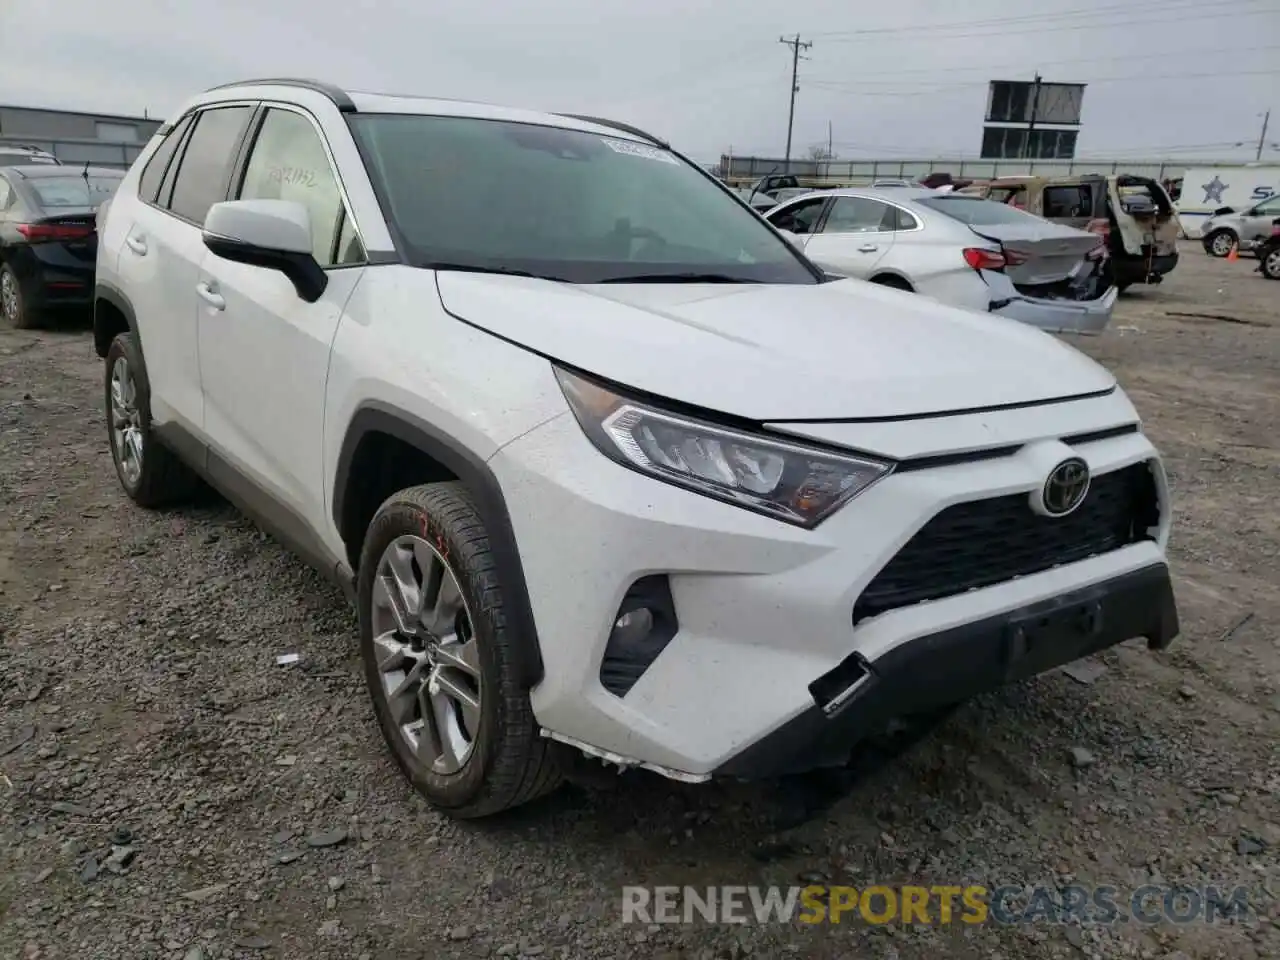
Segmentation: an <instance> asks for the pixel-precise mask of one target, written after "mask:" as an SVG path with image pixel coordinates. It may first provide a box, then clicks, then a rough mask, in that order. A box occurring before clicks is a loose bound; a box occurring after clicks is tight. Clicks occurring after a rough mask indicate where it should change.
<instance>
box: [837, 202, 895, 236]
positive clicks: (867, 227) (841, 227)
mask: <svg viewBox="0 0 1280 960" xmlns="http://www.w3.org/2000/svg"><path fill="white" fill-rule="evenodd" d="M887 209H889V207H888V204H884V203H881V202H880V201H879V200H872V199H871V198H870V197H836V199H835V202H833V203H832V204H831V212H830V213H829V214H827V222H826V223H825V224H823V227H822V232H823V233H876V232H879V231H880V230H883V229H885V227H884V226H883V224H884V219H885V211H886V210H887Z"/></svg>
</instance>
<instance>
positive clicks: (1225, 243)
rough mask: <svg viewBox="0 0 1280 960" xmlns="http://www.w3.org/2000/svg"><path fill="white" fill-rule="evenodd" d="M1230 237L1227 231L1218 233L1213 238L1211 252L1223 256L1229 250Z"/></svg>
mask: <svg viewBox="0 0 1280 960" xmlns="http://www.w3.org/2000/svg"><path fill="white" fill-rule="evenodd" d="M1232 242H1233V241H1232V239H1231V235H1230V234H1229V233H1220V234H1218V235H1217V236H1216V237H1214V238H1213V252H1214V255H1215V256H1219V257H1225V256H1226V255H1227V254H1228V253H1230V252H1231V246H1232Z"/></svg>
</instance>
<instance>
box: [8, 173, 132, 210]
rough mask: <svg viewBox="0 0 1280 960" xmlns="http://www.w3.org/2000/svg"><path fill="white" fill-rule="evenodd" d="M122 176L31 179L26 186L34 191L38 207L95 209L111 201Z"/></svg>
mask: <svg viewBox="0 0 1280 960" xmlns="http://www.w3.org/2000/svg"><path fill="white" fill-rule="evenodd" d="M122 179H124V178H123V176H119V177H110V176H101V175H92V174H91V175H90V176H88V177H32V178H31V179H30V180H28V181H27V184H28V185H29V186H30V187H31V189H32V190H34V191H35V194H36V198H37V200H38V201H39V203H40V206H42V207H45V208H46V209H48V208H50V207H96V206H98V204H100V203H102V202H103V201H104V200H109V199H111V194H113V193H115V190H116V187H118V186H120V181H121V180H122Z"/></svg>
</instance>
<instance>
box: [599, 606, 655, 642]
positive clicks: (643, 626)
mask: <svg viewBox="0 0 1280 960" xmlns="http://www.w3.org/2000/svg"><path fill="white" fill-rule="evenodd" d="M652 629H653V611H652V610H650V609H649V608H648V607H641V608H640V609H639V610H629V611H628V612H626V613H624V614H623V615H622V616H620V617H619V618H618V619H617V621H616V622H615V623H614V625H613V632H612V633H611V634H610V635H609V641H610V642H611V643H612V642H613V641H615V640H616V641H617V642H618V643H619V644H620V645H622V646H624V647H629V646H633V645H634V644H636V643H638V642H640V641H641V640H643V639H644V638H645V636H646V635H647V634H648V633H649V631H651V630H652Z"/></svg>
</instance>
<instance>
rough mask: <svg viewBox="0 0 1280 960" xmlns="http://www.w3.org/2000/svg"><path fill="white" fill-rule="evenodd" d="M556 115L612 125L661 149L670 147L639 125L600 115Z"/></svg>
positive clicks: (603, 125)
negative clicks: (603, 117)
mask: <svg viewBox="0 0 1280 960" xmlns="http://www.w3.org/2000/svg"><path fill="white" fill-rule="evenodd" d="M558 116H561V117H567V118H568V119H570V120H581V121H582V122H583V123H595V124H599V125H600V126H602V127H613V129H615V130H621V131H622V132H623V133H629V134H631V135H632V136H633V137H639V138H640V139H641V140H648V141H649V142H650V143H655V144H657V145H658V146H660V147H662V149H663V150H670V149H671V144H669V143H667V142H666V141H665V140H659V139H658V138H657V137H655V136H654V135H653V134H651V133H645V132H644V131H643V130H641V129H640V128H639V127H633V126H632V125H631V124H629V123H620V122H619V121H617V120H604V119H602V118H600V117H587V116H583V115H582V114H578V113H561V114H558Z"/></svg>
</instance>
